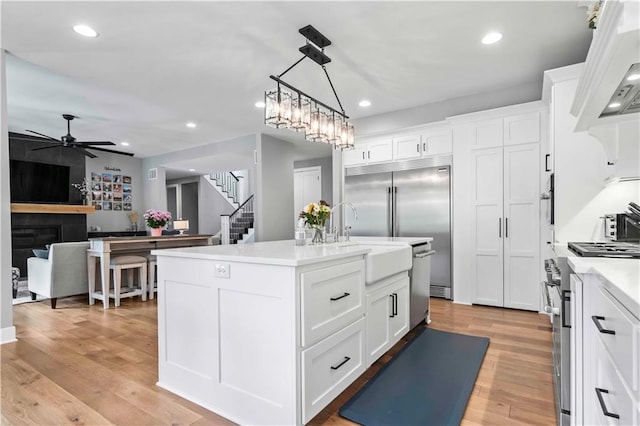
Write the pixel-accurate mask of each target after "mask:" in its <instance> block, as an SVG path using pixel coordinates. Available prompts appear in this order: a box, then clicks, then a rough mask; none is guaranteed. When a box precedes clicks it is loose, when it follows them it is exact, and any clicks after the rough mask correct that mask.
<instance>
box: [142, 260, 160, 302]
mask: <svg viewBox="0 0 640 426" xmlns="http://www.w3.org/2000/svg"><path fill="white" fill-rule="evenodd" d="M145 257H146V258H147V266H148V269H147V270H148V271H149V282H147V290H149V299H150V300H153V297H154V293H155V292H157V291H158V287H156V268H157V266H158V258H157V257H156V255H155V254H147V255H145Z"/></svg>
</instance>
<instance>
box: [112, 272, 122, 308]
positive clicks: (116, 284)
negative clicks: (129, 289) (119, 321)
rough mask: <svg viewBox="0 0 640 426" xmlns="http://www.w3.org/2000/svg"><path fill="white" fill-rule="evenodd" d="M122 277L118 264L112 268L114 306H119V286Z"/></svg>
mask: <svg viewBox="0 0 640 426" xmlns="http://www.w3.org/2000/svg"><path fill="white" fill-rule="evenodd" d="M121 279H122V269H121V268H120V266H116V267H115V268H113V298H114V300H115V305H116V308H117V307H118V306H120V286H121V285H122V283H121Z"/></svg>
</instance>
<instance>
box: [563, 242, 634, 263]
mask: <svg viewBox="0 0 640 426" xmlns="http://www.w3.org/2000/svg"><path fill="white" fill-rule="evenodd" d="M568 247H569V250H571V251H572V252H574V253H575V254H577V255H578V256H582V257H620V258H630V259H633V258H640V244H635V243H627V242H615V241H607V242H602V243H598V242H593V243H592V242H588V243H568Z"/></svg>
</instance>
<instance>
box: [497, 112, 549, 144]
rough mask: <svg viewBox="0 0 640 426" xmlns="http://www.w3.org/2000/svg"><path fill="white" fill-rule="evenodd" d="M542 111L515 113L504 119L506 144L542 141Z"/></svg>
mask: <svg viewBox="0 0 640 426" xmlns="http://www.w3.org/2000/svg"><path fill="white" fill-rule="evenodd" d="M540 135H541V131H540V112H532V113H528V114H522V115H514V116H511V117H506V118H505V119H504V145H505V146H507V145H517V144H522V143H530V142H540Z"/></svg>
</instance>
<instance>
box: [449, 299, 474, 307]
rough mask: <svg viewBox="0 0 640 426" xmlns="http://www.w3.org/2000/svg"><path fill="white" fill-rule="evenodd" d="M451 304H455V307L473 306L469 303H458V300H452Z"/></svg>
mask: <svg viewBox="0 0 640 426" xmlns="http://www.w3.org/2000/svg"><path fill="white" fill-rule="evenodd" d="M452 302H453V303H455V304H456V305H467V306H471V305H473V303H469V302H460V301H458V300H452Z"/></svg>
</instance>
